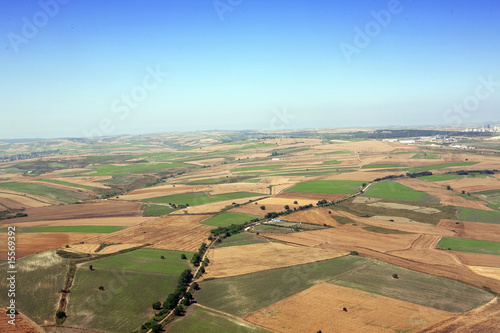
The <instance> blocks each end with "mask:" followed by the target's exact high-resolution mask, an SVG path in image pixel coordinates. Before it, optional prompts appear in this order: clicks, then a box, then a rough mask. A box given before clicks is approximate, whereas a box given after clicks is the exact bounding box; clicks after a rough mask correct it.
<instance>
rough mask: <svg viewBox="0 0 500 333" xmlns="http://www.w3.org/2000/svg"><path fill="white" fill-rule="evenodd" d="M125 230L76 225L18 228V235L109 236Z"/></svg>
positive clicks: (115, 227)
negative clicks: (97, 234)
mask: <svg viewBox="0 0 500 333" xmlns="http://www.w3.org/2000/svg"><path fill="white" fill-rule="evenodd" d="M122 229H125V227H117V226H109V225H77V226H58V227H32V228H19V233H41V232H89V233H99V234H110V233H112V232H115V231H119V230H122Z"/></svg>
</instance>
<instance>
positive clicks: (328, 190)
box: [286, 180, 365, 194]
mask: <svg viewBox="0 0 500 333" xmlns="http://www.w3.org/2000/svg"><path fill="white" fill-rule="evenodd" d="M363 183H365V182H362V181H357V180H313V181H310V182H305V183H299V184H297V185H295V186H293V187H292V188H290V189H288V190H286V192H306V193H325V194H352V193H355V192H357V191H359V189H360V187H361V185H362V184H363Z"/></svg>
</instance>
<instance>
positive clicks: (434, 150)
mask: <svg viewBox="0 0 500 333" xmlns="http://www.w3.org/2000/svg"><path fill="white" fill-rule="evenodd" d="M361 132H362V133H365V132H363V131H361ZM361 132H360V133H361ZM271 133H272V132H266V133H263V134H262V133H259V132H258V131H255V132H254V131H249V132H231V131H220V132H213V133H212V132H197V133H182V132H178V133H170V134H154V135H151V136H144V137H134V136H123V137H106V138H102V140H93V139H92V140H91V139H89V140H86V139H83V141H78V140H73V139H64V140H61V141H57V142H58V143H57V147H58V148H57V149H61V150H60V152H61V153H60V154H56V155H49V156H42V157H39V158H36V159H28V160H26V161H23V160H12V161H10V160H7V159H6V160H5V162H0V164H1V165H0V166H1V167H2V171H0V173H1V177H0V219H2V220H0V235H3V236H2V237H3V240H0V248H3V249H4V251H3V252H2V253H1V254H0V266H2V265H3V266H2V267H5V265H6V264H5V261H4V260H2V259H5V258H6V257H7V251H5V247H6V245H7V242H6V240H7V238H6V237H7V233H6V231H7V227H8V226H16V257H17V259H18V262H17V264H18V265H19V272H20V274H19V275H18V282H19V283H18V287H19V294H18V295H16V298H17V299H18V301H19V309H20V311H22V312H23V314H25V315H26V317H27V318H29V319H32V320H34V321H35V322H36V323H38V324H40V325H42V326H43V327H42V328H43V329H44V330H46V331H47V332H50V333H56V332H59V331H60V332H66V331H67V332H69V331H71V332H73V331H75V332H79V331H80V330H81V331H82V332H84V331H85V330H93V331H99V332H110V333H112V332H134V333H146V332H147V330H146V329H141V324H143V323H145V322H147V321H149V320H151V319H152V318H153V316H154V315H155V313H156V312H158V311H160V310H159V309H156V310H153V308H152V304H153V302H156V301H160V302H161V303H163V302H164V301H165V300H166V298H167V296H168V295H169V294H170V293H172V292H174V290H176V287H177V284H178V278H179V275H180V274H181V273H182V272H183V271H184V270H185V269H186V268H191V269H193V273H194V268H196V266H194V265H193V263H191V262H190V261H191V258H192V257H193V256H194V254H195V253H196V252H197V251H199V249H200V248H201V247H202V243H205V244H206V245H207V246H208V247H209V248H208V250H207V252H206V259H207V260H204V261H203V264H202V267H203V269H200V271H199V274H198V276H197V277H196V278H195V281H196V282H197V284H199V287H200V289H198V288H196V287H193V288H192V289H191V290H190V293H191V294H192V295H194V299H195V304H193V305H191V306H188V305H187V303H189V302H184V303H183V304H184V305H183V311H184V314H183V315H180V316H179V315H178V314H179V313H178V311H177V312H176V314H174V313H172V314H170V315H169V316H168V317H167V319H166V320H165V322H163V323H162V324H161V327H162V329H163V330H164V331H166V332H200V331H203V332H211V331H214V332H215V331H217V332H219V331H222V332H224V331H227V332H235V331H236V332H237V331H243V332H265V331H266V330H268V331H279V332H302V331H304V332H307V331H312V332H316V331H318V330H322V331H323V332H329V331H333V332H335V331H349V332H351V331H352V332H358V331H369V332H378V331H381V332H385V331H401V332H415V331H420V330H424V331H425V330H426V329H429V330H430V331H432V330H434V331H437V330H439V328H442V327H450V325H452V324H451V323H454V322H457V323H463V324H464V325H469V324H470V323H471V322H472V321H474V320H478V322H479V321H480V320H482V319H481V318H484V322H483V321H481V325H485V326H481V329H483V328H484V331H485V332H487V331H488V330H487V329H489V328H491V327H494V328H496V326H495V325H496V323H498V320H497V321H495V320H496V319H495V318H494V315H493V314H495V313H496V312H495V311H496V310H495V309H496V307H497V306H498V304H497V303H495V301H493V299H494V295H495V293H497V294H498V293H500V277H499V269H500V267H498V262H499V261H498V258H499V254H500V253H499V251H500V249H499V247H498V244H500V236H499V235H500V229H499V228H500V223H499V221H500V212H499V211H498V205H499V204H500V201H499V200H498V192H499V191H500V176H499V175H498V173H497V171H496V170H497V169H499V168H498V166H499V165H500V164H499V163H500V159H499V158H498V156H496V155H497V152H495V151H492V150H488V149H491V148H488V149H479V148H478V149H477V150H472V149H470V150H458V149H455V148H453V147H451V146H450V145H449V144H443V145H432V144H428V142H423V143H421V144H418V145H408V144H405V143H402V142H396V141H395V142H389V141H382V140H377V139H364V138H358V137H357V135H359V133H358V134H356V133H357V132H352V133H350V134H348V135H344V134H342V135H338V134H336V133H330V132H329V130H319V133H316V134H314V133H313V132H300V131H298V132H294V133H292V132H290V133H288V132H287V131H283V133H284V134H283V133H281V132H280V133H279V134H274V133H273V134H271ZM287 133H288V134H287ZM374 133H375V132H374ZM372 134H373V133H372ZM372 134H369V135H372ZM386 134H387V133H383V134H380V133H379V135H380V137H383V136H384V137H385V135H386ZM405 135H407V134H406V131H405ZM292 136H293V137H292ZM389 137H390V136H389ZM474 140H476V139H474ZM477 140H478V141H476V142H477V143H478V145H477V146H478V147H480V145H481V142H480V141H481V140H482V139H477ZM483 143H484V142H483ZM34 145H35V144H34V143H22V144H18V143H8V144H5V145H4V146H5V147H7V148H6V149H9V150H10V151H14V148H15V149H16V150H15V151H18V152H20V153H23V152H26V150H29V149H31V148H30V147H34ZM59 145H60V146H59ZM471 145H472V143H471ZM474 145H475V144H474ZM35 146H36V145H35ZM1 147H3V146H2V144H1V143H0V149H1ZM44 147H45V146H44ZM63 147H64V148H63ZM33 149H42V148H41V146H36V148H33ZM43 149H46V148H43ZM7 155H8V154H7ZM23 156H24V155H23ZM16 158H17V157H16ZM424 170H432V172H433V173H434V174H433V175H432V176H430V175H428V176H423V177H416V178H413V177H414V176H415V175H407V174H406V173H407V172H408V171H410V172H415V171H424ZM434 170H436V171H434ZM465 173H468V174H467V175H466V174H465ZM416 176H419V175H416ZM468 193H470V195H469V194H468ZM250 221H253V222H251V223H250V224H248V225H244V226H243V224H246V223H248V222H250ZM61 249H63V250H64V251H66V253H69V254H68V256H69V257H71V258H72V259H71V263H70V259H63V258H61V257H59V256H57V255H55V251H56V250H59V251H60V250H61ZM64 251H63V252H64ZM182 255H184V256H186V259H181V256H182ZM77 257H80V258H83V259H75V258H77ZM195 257H196V256H195ZM182 258H183V256H182ZM77 260H84V262H83V261H80V262H78V261H77ZM28 263H29V264H28ZM90 265H92V270H91V269H90V267H89V266H90ZM76 267H77V268H76ZM69 268H71V269H69ZM75 268H76V271H75V270H74V269H75ZM21 273H22V274H21ZM67 273H69V274H68V279H72V278H73V284H72V285H71V286H68V285H66V286H64V282H65V276H66V274H67ZM73 273H75V275H74V276H73V275H72V274H73ZM0 286H1V287H2V288H3V287H5V282H3V284H2V283H0ZM100 286H102V288H101V289H103V290H100V289H99V287H100ZM63 287H66V288H67V289H68V290H67V291H69V293H68V292H61V288H63ZM25 291H26V292H25ZM182 295H183V294H182V293H181V294H180V296H181V297H182ZM61 297H63V300H64V299H65V300H66V301H67V304H66V303H64V302H63V303H61V304H60V307H59V308H58V304H59V301H60V299H61ZM6 301H8V300H7V299H6V295H0V306H5V304H6ZM489 302H490V303H489ZM160 307H161V304H160ZM344 307H345V308H346V310H343V308H344ZM318 308H321V311H318ZM58 309H62V310H63V311H65V313H66V317H64V318H62V319H58V320H57V323H58V325H60V327H58V326H48V325H49V324H52V323H54V321H55V314H56V311H57V310H58ZM179 311H180V309H179ZM468 318H469V319H468ZM467 323H469V324H467ZM0 327H1V326H0ZM465 327H472V326H470V325H469V326H465Z"/></svg>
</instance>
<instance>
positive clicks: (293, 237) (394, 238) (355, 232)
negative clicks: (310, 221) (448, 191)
mask: <svg viewBox="0 0 500 333" xmlns="http://www.w3.org/2000/svg"><path fill="white" fill-rule="evenodd" d="M261 236H265V237H268V238H272V239H276V240H281V241H284V242H289V243H292V244H300V245H305V246H315V247H321V248H325V249H326V248H329V249H335V250H340V251H350V250H351V249H354V248H367V249H372V250H375V251H381V252H386V251H391V250H399V249H407V248H410V246H411V244H412V242H413V241H414V240H415V239H417V237H418V235H410V234H388V235H383V234H378V233H373V232H369V231H366V230H364V229H363V228H362V227H360V226H352V225H344V226H342V227H341V228H334V229H323V230H314V231H304V232H297V233H292V234H286V235H285V234H264V233H261Z"/></svg>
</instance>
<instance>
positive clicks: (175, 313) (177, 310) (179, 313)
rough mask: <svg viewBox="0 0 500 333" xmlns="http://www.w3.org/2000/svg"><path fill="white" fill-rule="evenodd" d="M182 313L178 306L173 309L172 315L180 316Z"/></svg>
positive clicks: (182, 310) (180, 307)
mask: <svg viewBox="0 0 500 333" xmlns="http://www.w3.org/2000/svg"><path fill="white" fill-rule="evenodd" d="M182 312H184V309H183V308H182V306H180V305H178V306H176V307H175V309H174V315H176V316H181V315H182Z"/></svg>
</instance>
